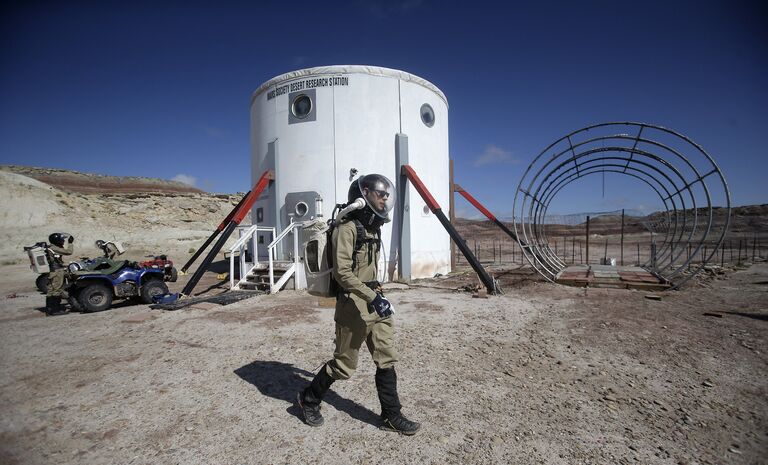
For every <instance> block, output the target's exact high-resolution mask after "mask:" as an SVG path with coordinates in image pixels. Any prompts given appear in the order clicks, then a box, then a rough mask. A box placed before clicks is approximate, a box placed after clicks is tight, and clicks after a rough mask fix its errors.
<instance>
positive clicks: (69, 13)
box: [0, 0, 768, 216]
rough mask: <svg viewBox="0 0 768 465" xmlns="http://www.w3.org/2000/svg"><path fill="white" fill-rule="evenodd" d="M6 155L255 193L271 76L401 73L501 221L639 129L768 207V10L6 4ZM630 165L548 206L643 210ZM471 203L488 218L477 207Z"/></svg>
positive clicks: (463, 209) (2, 86) (647, 4)
mask: <svg viewBox="0 0 768 465" xmlns="http://www.w3.org/2000/svg"><path fill="white" fill-rule="evenodd" d="M0 13H2V14H0V22H1V24H0V36H1V38H2V42H1V45H0V50H2V52H0V67H1V68H2V73H0V163H2V164H23V165H32V166H44V167H54V168H66V169H74V170H80V171H86V172H94V173H100V174H111V175H126V176H150V177H160V178H167V179H172V178H177V179H185V180H187V181H189V182H194V183H195V185H196V186H198V187H200V188H202V189H205V190H209V191H213V192H235V191H246V190H248V189H249V188H250V185H249V184H250V181H251V180H250V177H249V174H248V173H249V170H248V169H247V168H248V167H249V166H250V156H249V100H250V95H251V93H252V92H253V91H254V90H255V89H256V88H257V87H258V86H259V85H260V84H261V83H263V82H264V81H266V80H268V79H270V78H271V77H273V76H276V75H279V74H282V73H284V72H287V71H291V70H294V69H299V68H307V67H312V66H321V65H330V64H370V65H377V66H384V67H390V68H396V69H401V70H405V71H408V72H411V73H413V74H416V75H418V76H421V77H423V78H425V79H428V80H429V81H431V82H433V83H434V84H435V85H437V86H438V87H439V88H440V89H441V90H442V91H443V92H444V93H445V94H446V96H447V97H448V101H449V104H450V115H449V118H450V148H451V156H452V158H453V159H454V160H455V168H456V181H457V182H458V183H460V184H461V185H462V186H463V187H464V188H465V189H467V190H468V191H470V192H471V193H472V194H473V195H474V196H475V197H476V198H478V199H479V200H480V201H481V202H483V203H485V204H486V205H487V206H488V207H489V208H490V209H491V210H492V211H494V212H496V213H497V214H498V215H505V214H509V213H510V212H511V206H512V199H513V197H514V190H515V187H516V186H517V183H518V181H519V179H520V177H521V176H522V173H523V171H524V170H525V168H526V167H527V166H528V163H530V162H531V160H532V159H533V158H534V157H535V156H536V155H537V154H538V153H539V152H540V151H541V150H542V149H543V148H544V147H546V146H547V145H549V144H550V143H551V142H553V141H555V140H556V139H558V138H560V137H561V136H563V135H565V134H567V133H569V132H571V131H574V130H576V129H579V128H581V127H584V126H587V125H590V124H594V123H600V122H607V121H642V122H648V123H653V124H658V125H661V126H665V127H668V128H672V129H674V130H676V131H678V132H680V133H682V134H685V135H687V136H688V137H690V138H691V139H693V140H695V141H696V142H697V143H699V144H700V145H702V146H703V147H704V148H705V149H706V150H707V151H708V152H709V153H710V154H711V155H712V156H713V157H714V158H715V160H716V161H717V163H718V164H719V165H720V167H721V168H722V169H723V171H724V173H725V176H726V179H727V180H728V182H729V185H730V189H731V195H732V202H733V204H735V205H744V204H757V203H766V202H768V187H766V185H767V184H768V183H766V182H765V178H766V174H765V173H768V156H766V153H765V152H766V150H765V144H764V138H765V133H766V128H768V112H766V109H768V85H766V83H768V53H766V51H768V33H766V31H768V28H767V27H765V24H766V23H767V21H766V19H768V13H767V12H766V7H764V6H762V3H761V2H756V1H755V2H745V1H727V2H726V1H720V2H707V1H698V2H679V1H666V2H655V1H643V2H637V1H633V2H620V1H580V2H570V1H562V2H552V1H537V2H527V3H522V2H507V6H499V4H498V3H497V2H487V3H486V2H482V1H476V2H437V1H429V0H421V1H420V0H406V1H392V2H384V1H350V2H343V1H336V2H301V1H292V2H279V3H278V2H269V3H267V2H245V1H243V2H227V1H220V2H208V1H184V2H180V1H179V2H176V1H159V2H140V1H139V2H109V1H100V2H99V1H92V2H78V1H69V2H65V1H56V2H54V1H50V2H39V1H23V2H18V1H11V2H4V3H3V6H2V11H1V12H0ZM621 178H622V177H621V176H612V175H607V176H606V182H605V193H603V188H602V184H597V185H596V184H595V183H588V182H585V183H582V184H581V185H576V183H574V185H573V186H571V187H569V189H568V193H567V195H561V196H558V199H557V201H556V202H553V205H552V207H551V209H552V210H553V211H552V212H553V213H573V212H582V211H605V210H613V209H618V208H628V209H634V208H637V207H638V205H642V206H645V205H646V204H647V202H649V198H650V197H651V196H650V195H649V193H648V192H646V190H645V189H643V188H640V186H633V185H631V184H632V183H628V182H627V180H626V179H621ZM457 211H458V213H459V214H460V215H463V216H471V215H474V214H475V213H474V211H473V209H472V208H471V207H470V206H469V205H468V204H467V203H466V202H464V201H463V200H458V201H457Z"/></svg>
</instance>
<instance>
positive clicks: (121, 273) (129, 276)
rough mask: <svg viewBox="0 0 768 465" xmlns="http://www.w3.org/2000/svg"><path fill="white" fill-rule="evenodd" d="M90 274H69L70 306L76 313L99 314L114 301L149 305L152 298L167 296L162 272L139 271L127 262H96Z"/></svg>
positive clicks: (142, 269) (166, 287)
mask: <svg viewBox="0 0 768 465" xmlns="http://www.w3.org/2000/svg"><path fill="white" fill-rule="evenodd" d="M99 261H100V263H99V264H98V265H96V267H95V268H94V269H92V270H79V271H75V272H73V273H70V284H69V286H68V288H67V294H69V299H68V300H69V303H70V305H72V308H73V309H75V310H81V311H84V312H100V311H102V310H106V309H108V308H109V307H111V306H112V302H113V301H114V300H115V299H134V300H138V301H140V302H141V303H145V304H151V303H152V297H154V296H156V295H164V294H168V286H166V285H165V283H164V282H163V272H162V271H161V270H156V269H147V268H141V267H140V266H139V265H138V264H137V263H135V262H129V261H127V260H112V259H108V258H101V259H99Z"/></svg>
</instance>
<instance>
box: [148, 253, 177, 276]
mask: <svg viewBox="0 0 768 465" xmlns="http://www.w3.org/2000/svg"><path fill="white" fill-rule="evenodd" d="M147 257H148V258H151V260H146V261H143V262H139V266H140V267H142V268H152V269H155V270H162V271H163V279H165V280H166V281H169V282H172V283H175V282H176V280H177V279H178V278H179V271H178V270H177V269H176V268H175V267H174V266H173V261H171V260H170V259H169V258H168V256H166V255H147Z"/></svg>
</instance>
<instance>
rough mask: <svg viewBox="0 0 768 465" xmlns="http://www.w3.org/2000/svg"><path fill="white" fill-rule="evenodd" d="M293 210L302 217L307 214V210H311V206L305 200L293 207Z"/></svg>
mask: <svg viewBox="0 0 768 465" xmlns="http://www.w3.org/2000/svg"><path fill="white" fill-rule="evenodd" d="M293 211H294V212H296V216H298V217H299V218H301V217H302V216H304V215H306V214H307V212H308V211H309V206H308V205H307V204H306V203H304V202H299V203H297V204H296V206H295V207H294V208H293Z"/></svg>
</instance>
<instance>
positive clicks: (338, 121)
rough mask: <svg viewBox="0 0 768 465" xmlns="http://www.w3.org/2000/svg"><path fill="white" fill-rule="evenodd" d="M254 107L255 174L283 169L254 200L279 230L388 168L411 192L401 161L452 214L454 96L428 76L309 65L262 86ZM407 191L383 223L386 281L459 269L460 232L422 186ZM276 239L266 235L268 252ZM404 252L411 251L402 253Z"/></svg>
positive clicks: (255, 216) (256, 212)
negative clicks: (454, 243) (443, 220)
mask: <svg viewBox="0 0 768 465" xmlns="http://www.w3.org/2000/svg"><path fill="white" fill-rule="evenodd" d="M250 111H251V179H252V182H253V183H255V182H256V180H257V179H258V178H259V177H260V176H261V174H262V173H263V172H264V171H265V170H268V169H271V170H274V173H275V179H274V182H273V183H272V184H271V185H270V187H269V188H268V189H267V191H266V192H265V193H264V194H262V196H261V198H260V199H259V200H258V201H257V202H256V203H255V204H254V207H253V211H252V220H253V223H254V224H256V223H258V224H259V225H263V226H270V227H271V226H274V227H275V228H276V230H277V233H278V234H279V232H280V231H282V230H283V229H284V228H285V227H286V226H287V225H288V224H290V223H291V222H292V221H307V220H310V219H314V218H316V217H318V216H319V215H322V216H323V217H324V218H330V216H331V213H332V211H333V208H334V206H335V205H336V204H339V203H346V201H347V191H348V189H349V185H350V183H351V182H352V181H353V180H355V179H356V178H357V177H358V176H362V175H366V174H370V173H379V174H383V175H384V176H387V177H388V178H389V179H391V180H392V182H394V183H395V185H396V186H397V187H398V192H399V193H401V194H402V193H403V190H402V186H401V185H400V184H401V183H402V182H404V181H403V180H401V178H400V175H399V165H398V163H399V160H403V162H406V163H408V164H410V165H411V166H412V167H413V168H414V169H415V170H416V172H417V173H418V175H419V177H420V178H421V180H422V181H423V182H424V184H425V185H426V186H427V188H428V189H429V190H430V192H431V193H432V195H433V196H434V198H435V199H436V200H437V201H438V202H439V203H440V205H441V206H442V207H443V209H444V211H445V213H446V214H448V205H449V195H450V189H449V182H450V181H449V156H448V102H447V99H446V97H445V95H444V94H443V93H442V92H441V91H440V89H438V88H437V87H436V86H435V85H433V84H432V83H430V82H428V81H426V80H425V79H422V78H420V77H418V76H414V75H413V74H410V73H407V72H404V71H398V70H395V69H389V68H381V67H374V66H359V65H339V66H324V67H317V68H308V69H301V70H297V71H292V72H289V73H285V74H282V75H280V76H277V77H275V78H272V79H270V80H269V81H267V82H265V83H264V84H262V85H261V86H259V88H258V89H256V91H255V92H254V93H253V96H252V99H251V108H250ZM404 152H405V153H404ZM401 197H403V198H402V199H400V200H398V202H397V203H396V206H395V209H396V210H398V213H396V214H394V215H392V216H393V221H392V222H390V223H387V224H386V225H384V227H383V228H382V243H383V250H382V254H381V261H382V263H380V266H379V269H380V270H381V275H380V277H379V278H380V280H382V281H387V280H393V279H398V278H405V279H410V278H423V277H431V276H434V275H435V274H437V273H441V274H445V273H447V272H449V271H450V237H449V236H448V234H447V233H446V231H445V230H444V229H443V228H442V225H441V224H440V222H439V221H438V219H437V218H436V217H435V216H434V215H433V214H432V213H431V212H430V210H429V208H428V207H427V205H426V203H425V202H424V201H423V200H422V199H421V197H419V195H418V193H417V192H416V190H415V189H413V187H412V186H408V192H407V193H406V194H405V195H401ZM403 200H404V202H403ZM393 213H394V212H393ZM401 215H402V216H401ZM402 225H406V227H405V228H403V227H402ZM393 231H394V232H393ZM270 241H271V237H270V233H260V237H259V239H258V241H257V242H258V244H259V246H258V247H259V251H258V252H259V256H260V257H266V245H267V244H268V243H269V242H270ZM401 241H402V242H401ZM284 242H285V243H286V244H285V247H284V248H283V249H282V250H281V251H280V253H282V256H283V257H282V258H284V259H290V258H292V257H290V254H291V253H292V250H293V248H292V243H293V242H292V241H284ZM401 250H402V251H405V252H406V254H407V255H408V256H407V257H406V256H404V257H402V260H398V254H399V253H400V251H401ZM403 260H405V261H406V265H403ZM398 263H400V265H399V266H398ZM400 267H402V269H403V270H404V271H401V270H400V269H399V268H400Z"/></svg>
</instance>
